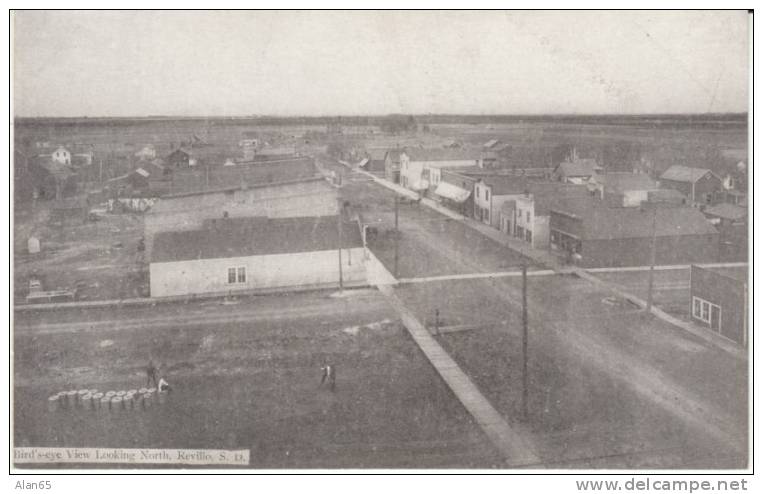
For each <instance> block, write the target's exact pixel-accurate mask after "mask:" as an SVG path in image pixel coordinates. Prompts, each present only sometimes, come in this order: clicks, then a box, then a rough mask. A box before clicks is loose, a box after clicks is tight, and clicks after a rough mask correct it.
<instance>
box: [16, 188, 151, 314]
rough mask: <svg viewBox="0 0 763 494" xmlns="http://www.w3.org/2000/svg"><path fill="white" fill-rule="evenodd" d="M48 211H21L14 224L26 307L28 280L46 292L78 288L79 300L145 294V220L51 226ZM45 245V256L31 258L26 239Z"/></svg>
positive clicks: (20, 294) (115, 217)
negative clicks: (39, 283)
mask: <svg viewBox="0 0 763 494" xmlns="http://www.w3.org/2000/svg"><path fill="white" fill-rule="evenodd" d="M48 208H49V205H47V204H44V203H42V204H40V205H38V206H37V207H34V208H33V207H32V206H29V208H26V209H25V210H21V211H16V216H15V222H14V235H15V238H14V263H15V265H14V273H13V274H14V299H15V301H16V303H24V302H25V297H26V295H27V293H28V287H29V279H30V278H38V279H40V280H41V281H42V289H43V290H56V289H74V288H77V298H78V299H79V300H98V299H116V298H133V297H139V296H141V295H142V294H145V292H146V289H147V285H148V279H147V272H146V271H147V270H146V269H145V265H144V263H143V259H142V256H140V255H139V253H138V250H137V248H138V241H139V239H140V238H141V237H142V236H143V218H142V216H140V215H133V214H109V215H106V216H104V217H102V219H101V220H100V221H96V222H84V221H71V222H68V223H67V224H64V225H61V226H53V225H51V223H50V222H49V210H48ZM30 236H36V237H37V238H39V239H40V247H41V251H40V252H39V253H37V254H29V253H28V251H27V244H26V242H27V239H28V238H29V237H30Z"/></svg>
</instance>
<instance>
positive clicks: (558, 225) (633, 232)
mask: <svg viewBox="0 0 763 494" xmlns="http://www.w3.org/2000/svg"><path fill="white" fill-rule="evenodd" d="M550 232H551V248H552V249H554V250H557V251H561V252H568V253H570V254H571V257H572V258H574V259H575V262H576V263H577V264H579V265H581V266H583V267H589V268H593V267H620V266H648V265H650V264H651V252H652V238H653V237H654V239H655V264H657V265H667V264H691V263H708V262H718V258H719V244H720V241H719V234H718V231H717V230H716V229H715V228H714V227H713V225H711V224H710V223H709V222H708V221H707V220H706V219H705V217H704V216H703V215H702V213H701V212H700V211H699V210H697V209H695V208H690V207H656V208H652V209H647V210H643V209H641V208H610V207H606V206H605V205H601V204H600V205H590V204H588V203H585V202H580V201H569V202H568V203H567V204H564V202H563V203H562V204H560V205H559V206H556V207H555V208H554V209H552V210H551V213H550Z"/></svg>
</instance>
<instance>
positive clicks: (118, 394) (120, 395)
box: [116, 391, 127, 397]
mask: <svg viewBox="0 0 763 494" xmlns="http://www.w3.org/2000/svg"><path fill="white" fill-rule="evenodd" d="M116 394H117V396H119V397H122V396H124V395H126V394H127V391H117V393H116Z"/></svg>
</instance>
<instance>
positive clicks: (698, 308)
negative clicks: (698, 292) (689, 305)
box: [694, 298, 702, 317]
mask: <svg viewBox="0 0 763 494" xmlns="http://www.w3.org/2000/svg"><path fill="white" fill-rule="evenodd" d="M694 317H702V303H701V302H700V301H699V299H697V298H695V299H694Z"/></svg>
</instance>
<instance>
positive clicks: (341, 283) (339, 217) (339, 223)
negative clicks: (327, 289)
mask: <svg viewBox="0 0 763 494" xmlns="http://www.w3.org/2000/svg"><path fill="white" fill-rule="evenodd" d="M337 230H338V231H339V290H344V281H343V280H342V200H341V199H339V214H337Z"/></svg>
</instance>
